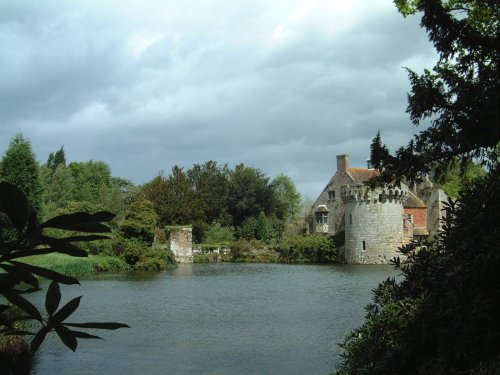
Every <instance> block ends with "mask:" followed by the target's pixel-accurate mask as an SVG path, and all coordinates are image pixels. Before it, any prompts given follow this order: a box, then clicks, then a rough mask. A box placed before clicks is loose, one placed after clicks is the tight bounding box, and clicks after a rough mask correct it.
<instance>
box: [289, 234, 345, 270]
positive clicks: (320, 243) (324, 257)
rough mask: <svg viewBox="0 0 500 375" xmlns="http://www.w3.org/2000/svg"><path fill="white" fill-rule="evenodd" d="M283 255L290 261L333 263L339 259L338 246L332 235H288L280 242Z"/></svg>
mask: <svg viewBox="0 0 500 375" xmlns="http://www.w3.org/2000/svg"><path fill="white" fill-rule="evenodd" d="M279 252H280V255H281V257H282V258H283V259H284V260H285V261H288V262H298V263H304V262H313V263H333V262H336V261H337V248H336V246H335V241H334V239H333V238H332V237H331V236H325V235H323V234H313V235H310V236H304V235H294V236H287V237H286V238H285V239H283V241H282V242H281V244H280V247H279Z"/></svg>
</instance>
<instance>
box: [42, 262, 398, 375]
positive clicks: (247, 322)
mask: <svg viewBox="0 0 500 375" xmlns="http://www.w3.org/2000/svg"><path fill="white" fill-rule="evenodd" d="M395 275H396V272H395V271H394V270H393V268H392V267H391V266H346V265H336V266H319V265H283V264H235V263H223V264H194V265H193V264H191V265H180V266H179V267H178V268H177V269H175V270H169V271H166V272H160V273H151V272H144V273H139V272H134V273H123V274H102V275H97V276H93V277H90V278H82V279H81V283H82V286H81V287H80V286H71V287H64V289H63V290H62V293H63V298H65V300H66V301H67V300H69V299H70V298H73V297H74V296H77V295H83V296H84V297H83V299H82V303H81V306H80V308H79V309H78V310H77V313H75V315H76V316H75V318H74V319H72V321H75V322H76V321H78V322H82V321H89V320H92V321H118V322H123V323H127V324H129V325H130V326H131V327H132V328H130V329H121V330H118V331H110V332H108V331H100V332H97V331H94V332H93V333H97V334H98V335H100V336H101V337H103V338H105V340H79V346H78V349H77V351H76V353H73V352H71V351H70V350H69V349H66V348H65V347H63V345H62V344H60V342H59V341H58V339H56V338H54V337H51V338H48V339H47V341H46V342H45V343H44V344H43V345H42V348H41V350H40V355H39V356H38V359H37V363H36V366H35V370H34V371H33V373H34V374H35V375H48V374H77V375H84V374H85V375H90V374H92V375H93V374H120V375H128V374H141V373H142V374H217V375H224V374H330V373H332V372H333V371H334V369H335V366H336V363H337V361H338V357H339V353H340V348H339V347H338V343H340V342H341V341H342V338H343V336H344V335H345V333H346V332H347V331H349V330H350V329H352V328H354V327H356V326H358V325H359V324H360V323H361V322H362V321H363V318H364V313H365V312H364V306H365V305H366V304H367V303H369V302H370V300H371V290H372V289H373V288H374V287H375V286H376V285H377V284H378V283H379V282H380V281H382V280H384V279H385V278H387V277H388V276H395Z"/></svg>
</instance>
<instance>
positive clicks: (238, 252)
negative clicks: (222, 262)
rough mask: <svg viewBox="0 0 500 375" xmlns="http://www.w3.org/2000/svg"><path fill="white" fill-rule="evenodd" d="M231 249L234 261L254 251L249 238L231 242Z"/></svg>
mask: <svg viewBox="0 0 500 375" xmlns="http://www.w3.org/2000/svg"><path fill="white" fill-rule="evenodd" d="M229 247H230V249H231V259H232V260H233V261H237V260H239V259H241V258H243V257H244V255H246V254H250V253H251V252H252V245H251V243H250V242H249V241H247V240H238V241H234V242H232V243H231V244H230V246H229Z"/></svg>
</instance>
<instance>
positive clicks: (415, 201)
mask: <svg viewBox="0 0 500 375" xmlns="http://www.w3.org/2000/svg"><path fill="white" fill-rule="evenodd" d="M403 207H404V208H426V207H427V206H426V205H425V203H424V202H423V201H422V199H420V198H419V197H417V196H416V195H415V194H413V193H412V192H411V191H409V192H408V198H406V201H405V202H404V204H403Z"/></svg>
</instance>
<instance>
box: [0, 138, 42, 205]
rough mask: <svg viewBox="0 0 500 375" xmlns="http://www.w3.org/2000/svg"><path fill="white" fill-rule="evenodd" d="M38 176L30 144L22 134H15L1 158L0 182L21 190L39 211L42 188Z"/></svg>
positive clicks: (37, 168) (37, 166) (37, 167)
mask: <svg viewBox="0 0 500 375" xmlns="http://www.w3.org/2000/svg"><path fill="white" fill-rule="evenodd" d="M38 175H39V165H38V162H37V161H36V159H35V154H34V153H33V151H32V149H31V143H30V142H29V141H28V140H27V139H26V138H25V137H24V136H23V134H21V133H18V134H16V135H15V136H14V137H13V138H12V139H11V141H10V144H9V148H8V149H7V151H6V152H5V155H4V156H3V158H2V168H1V170H0V180H1V181H5V182H9V183H11V184H13V185H15V186H17V187H18V188H19V189H21V190H22V191H23V192H24V193H25V194H26V197H27V198H28V199H29V201H30V202H31V204H32V205H33V207H34V208H35V209H36V210H37V211H40V207H41V203H42V186H41V184H40V180H39V177H38Z"/></svg>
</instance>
